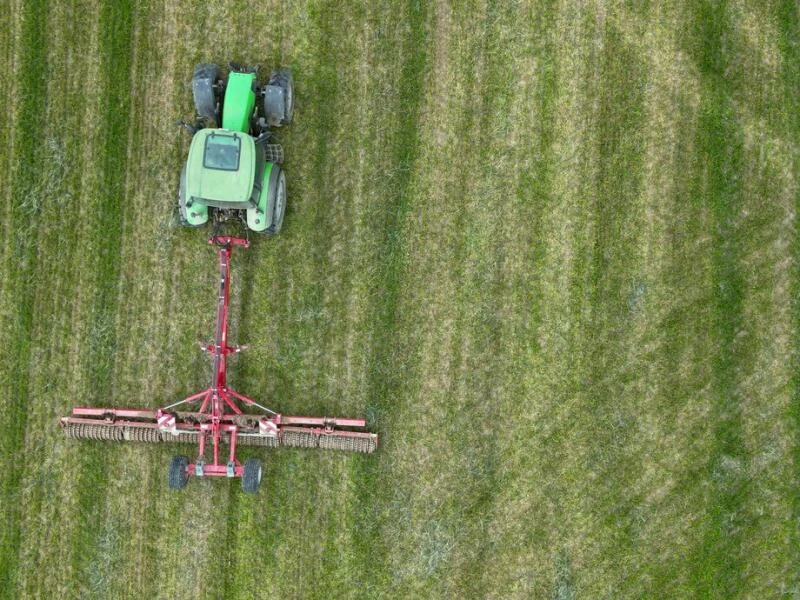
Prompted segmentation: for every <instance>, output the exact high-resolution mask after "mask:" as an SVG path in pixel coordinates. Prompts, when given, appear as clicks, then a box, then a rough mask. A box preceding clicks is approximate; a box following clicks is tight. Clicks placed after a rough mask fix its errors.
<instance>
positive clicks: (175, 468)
mask: <svg viewBox="0 0 800 600" xmlns="http://www.w3.org/2000/svg"><path fill="white" fill-rule="evenodd" d="M188 482H189V459H188V458H186V457H185V456H173V457H172V462H171V463H170V465H169V489H171V490H182V489H183V488H185V487H186V484H187V483H188Z"/></svg>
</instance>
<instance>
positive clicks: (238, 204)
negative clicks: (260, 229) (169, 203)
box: [186, 129, 264, 210]
mask: <svg viewBox="0 0 800 600" xmlns="http://www.w3.org/2000/svg"><path fill="white" fill-rule="evenodd" d="M256 154H257V153H256V148H255V143H254V141H253V138H252V137H250V136H249V135H247V134H246V133H245V134H242V133H238V132H235V131H228V130H226V129H201V130H200V131H198V132H197V133H196V134H195V136H194V137H193V138H192V145H191V147H190V148H189V158H188V160H187V161H186V204H187V206H189V207H190V208H191V206H192V205H194V204H195V203H200V204H204V205H206V206H212V207H214V208H221V209H228V208H233V209H244V210H246V209H249V208H255V207H256V205H257V203H258V197H257V196H256V198H255V199H254V198H253V197H252V196H253V187H254V185H253V184H254V182H255V179H256V163H257V162H259V163H261V165H262V169H261V170H262V171H263V162H264V161H263V159H262V160H261V161H256Z"/></svg>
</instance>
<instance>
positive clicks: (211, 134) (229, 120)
mask: <svg viewBox="0 0 800 600" xmlns="http://www.w3.org/2000/svg"><path fill="white" fill-rule="evenodd" d="M257 74H258V67H240V66H238V65H235V64H230V65H229V73H228V76H227V78H226V79H222V78H220V77H219V69H218V68H217V66H216V65H209V64H201V65H197V66H196V67H195V69H194V76H193V78H192V93H193V96H194V106H195V111H196V113H197V114H196V119H195V122H194V123H193V124H188V123H186V122H184V121H181V124H182V125H183V126H184V127H185V128H186V129H187V130H188V131H189V132H190V133H191V134H192V143H191V146H190V147H189V157H188V159H187V160H186V165H185V166H184V167H183V170H182V171H181V181H180V191H179V193H178V211H179V214H180V221H181V224H182V225H185V226H187V227H200V226H202V225H205V224H206V223H208V221H209V219H211V220H212V221H213V222H214V223H215V224H218V223H220V222H223V221H227V220H230V219H241V220H242V221H243V222H244V223H245V224H246V226H247V228H248V229H249V230H250V231H254V232H257V233H263V234H265V235H275V234H277V233H278V232H279V231H280V229H281V225H282V224H283V215H284V213H285V212H286V176H285V175H284V173H283V169H282V168H281V166H280V165H281V164H282V163H283V149H282V148H281V146H280V145H279V144H275V143H269V142H270V140H271V138H272V135H273V132H272V130H271V128H272V127H280V126H282V125H288V124H289V123H290V122H291V120H292V110H293V101H294V90H293V86H292V74H291V72H290V71H289V70H288V69H278V70H276V71H273V72H272V75H271V76H270V78H269V81H268V83H267V84H266V85H264V86H261V85H259V83H258V81H257ZM220 125H221V126H220Z"/></svg>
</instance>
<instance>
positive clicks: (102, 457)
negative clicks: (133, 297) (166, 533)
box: [73, 2, 133, 595]
mask: <svg viewBox="0 0 800 600" xmlns="http://www.w3.org/2000/svg"><path fill="white" fill-rule="evenodd" d="M99 21H100V25H99V30H100V40H99V43H100V54H101V57H102V63H101V64H102V66H101V69H102V76H101V77H102V79H101V80H102V82H103V83H102V84H101V89H102V92H101V94H102V99H101V101H100V104H99V107H100V114H99V115H98V119H99V120H100V121H101V123H102V128H101V132H102V133H101V135H102V136H103V139H102V141H101V140H98V153H97V154H95V156H94V159H95V160H97V161H98V163H99V172H100V173H102V178H98V179H97V180H95V181H96V183H97V185H98V187H97V188H94V189H91V190H90V192H91V193H92V194H93V195H96V197H99V198H103V199H104V201H101V202H99V203H97V204H96V205H94V206H93V207H92V213H91V214H90V215H88V220H89V223H90V224H91V227H90V230H89V235H93V236H96V238H95V239H93V240H91V241H89V243H86V244H85V246H84V247H85V252H86V255H85V256H84V257H83V258H84V261H85V263H84V264H85V265H86V268H89V269H91V273H92V275H91V278H90V280H89V281H90V284H89V285H91V286H92V289H93V291H94V294H93V296H92V299H91V300H90V302H91V308H90V313H89V314H90V317H89V318H90V319H91V324H90V330H89V333H88V336H87V338H86V339H85V340H84V341H83V343H84V344H85V348H86V351H85V354H84V356H83V361H82V364H81V370H82V372H83V379H84V381H85V382H86V384H87V386H88V389H87V390H86V395H85V400H86V402H87V404H89V405H95V406H107V405H108V403H109V401H110V399H111V398H112V391H113V389H114V387H115V386H114V381H113V378H114V376H115V354H116V349H117V339H116V336H117V331H116V328H115V326H114V324H115V321H116V313H117V309H118V306H119V297H118V285H119V274H120V268H121V265H120V259H121V254H120V252H121V239H122V225H123V218H124V214H123V206H124V202H123V200H124V198H125V191H126V190H125V181H126V176H127V169H126V159H127V142H128V132H129V130H128V122H129V119H128V116H129V113H130V105H131V98H130V84H131V80H130V77H131V56H132V54H131V50H132V48H131V41H132V24H133V21H132V5H131V3H130V2H113V3H111V2H109V3H104V4H103V5H102V6H101V11H100V15H99ZM100 232H102V233H100ZM118 454H119V449H116V450H115V451H114V452H113V453H112V452H109V451H108V450H105V449H103V448H101V447H100V446H99V445H91V444H87V445H86V448H85V449H82V452H81V455H80V469H79V482H78V489H77V497H78V501H77V503H78V510H79V513H80V514H81V515H82V517H83V519H85V521H84V523H85V527H84V528H83V529H82V530H81V532H80V534H79V535H77V536H76V537H75V539H74V543H75V546H74V551H73V556H74V558H73V560H74V561H76V562H75V563H74V564H73V567H74V569H75V573H76V580H77V581H76V583H77V584H78V586H79V588H78V589H81V590H84V592H85V593H88V594H91V595H99V594H101V593H104V591H105V589H106V588H107V586H108V583H109V582H108V581H107V580H106V579H105V577H106V576H107V574H108V571H109V569H111V570H113V569H115V566H114V562H113V561H114V560H115V557H117V556H118V554H117V552H118V550H117V549H116V548H115V546H114V540H119V539H126V536H125V535H124V531H122V530H114V529H113V528H112V529H109V527H108V525H109V523H108V522H106V521H104V520H101V519H97V518H96V511H97V509H98V507H102V506H104V505H105V503H106V501H107V494H108V493H109V489H110V488H111V489H113V486H110V485H109V477H110V476H112V470H113V465H114V457H115V456H116V455H118ZM103 565H105V566H106V567H107V568H103Z"/></svg>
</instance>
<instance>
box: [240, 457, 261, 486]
mask: <svg viewBox="0 0 800 600" xmlns="http://www.w3.org/2000/svg"><path fill="white" fill-rule="evenodd" d="M260 485H261V461H260V460H258V459H257V458H248V459H247V460H246V461H245V463H244V472H243V473H242V489H243V490H244V491H245V492H247V493H248V494H255V493H256V492H257V491H258V488H259V486H260Z"/></svg>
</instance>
